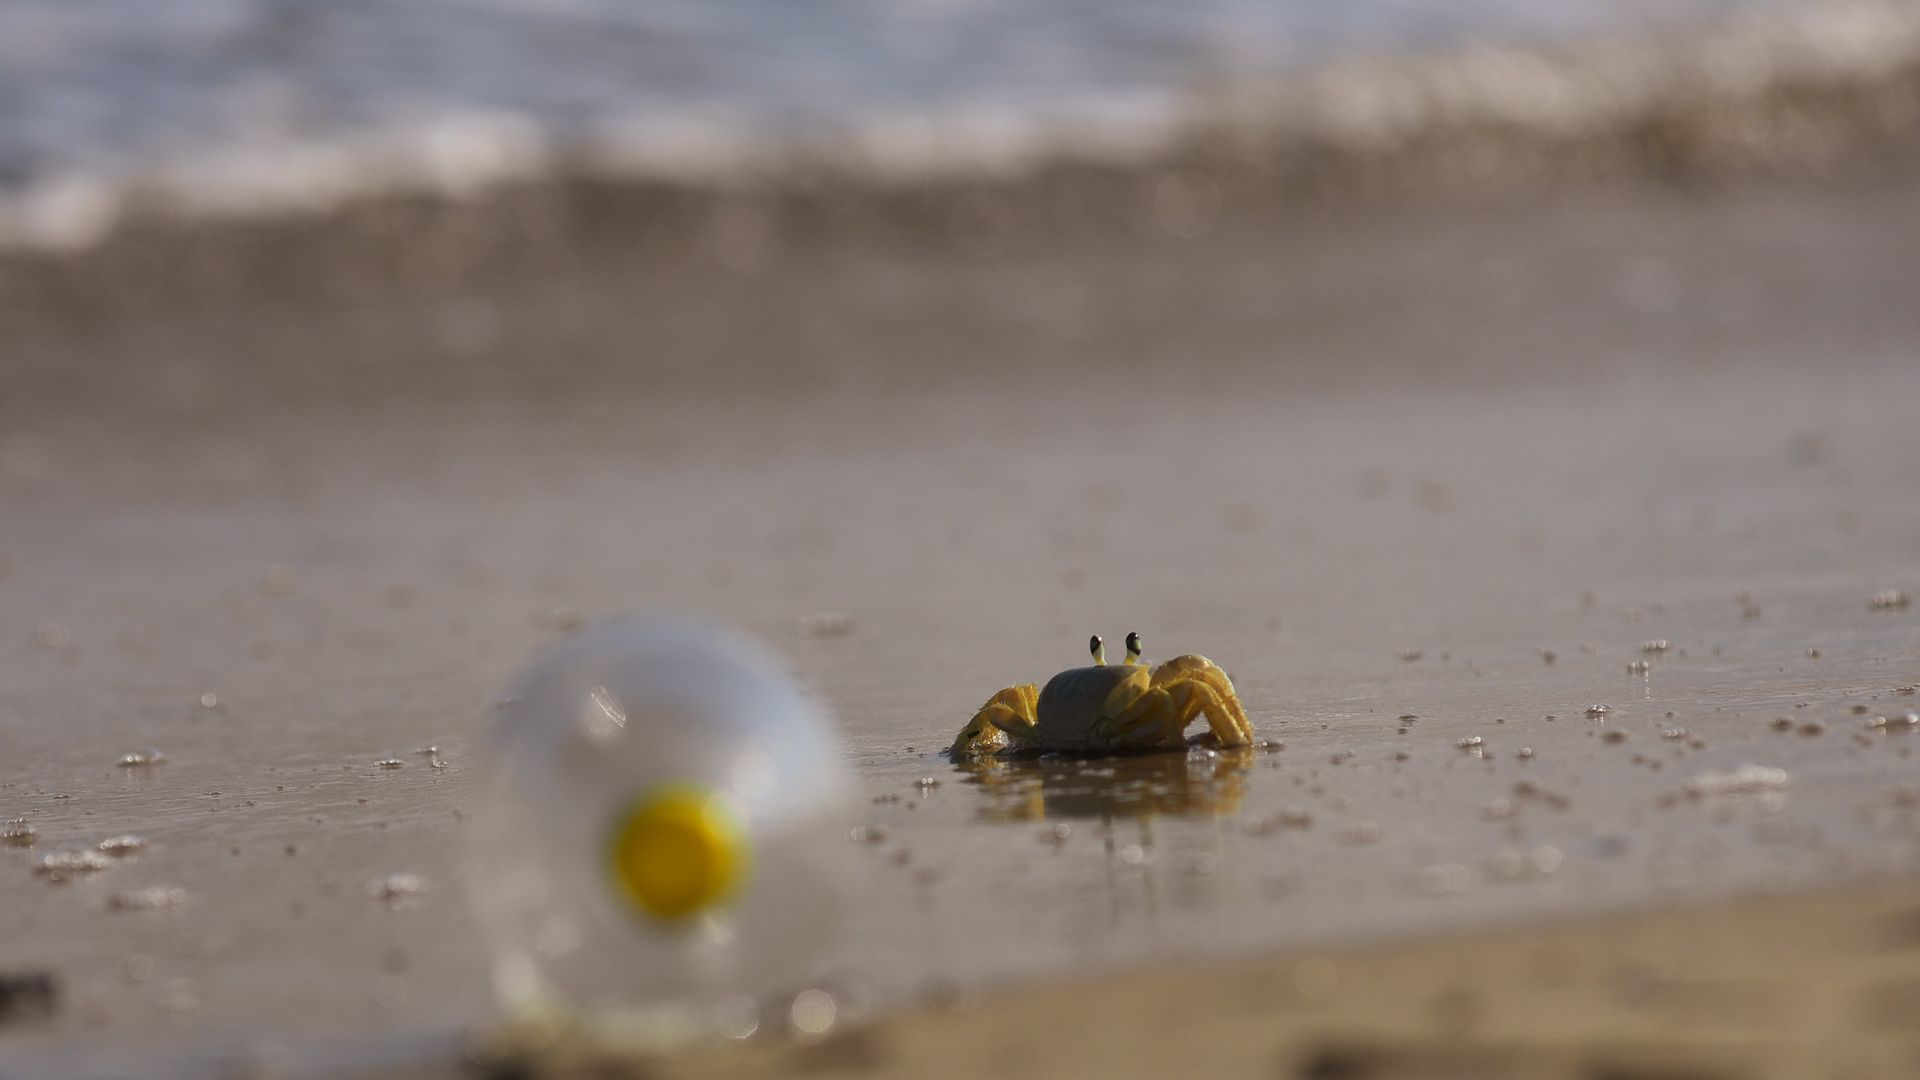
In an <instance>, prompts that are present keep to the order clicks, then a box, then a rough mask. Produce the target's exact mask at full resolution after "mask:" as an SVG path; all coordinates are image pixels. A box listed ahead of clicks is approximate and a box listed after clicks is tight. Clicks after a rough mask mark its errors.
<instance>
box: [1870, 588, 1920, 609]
mask: <svg viewBox="0 0 1920 1080" xmlns="http://www.w3.org/2000/svg"><path fill="white" fill-rule="evenodd" d="M1912 602H1913V598H1912V597H1909V596H1908V595H1907V594H1906V593H1904V592H1902V591H1900V590H1899V589H1887V590H1886V591H1884V592H1877V593H1874V594H1873V595H1872V596H1869V597H1867V607H1868V608H1869V609H1871V610H1873V611H1903V610H1905V609H1906V607H1907V605H1908V604H1911V603H1912Z"/></svg>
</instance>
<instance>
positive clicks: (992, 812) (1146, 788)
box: [954, 748, 1254, 821]
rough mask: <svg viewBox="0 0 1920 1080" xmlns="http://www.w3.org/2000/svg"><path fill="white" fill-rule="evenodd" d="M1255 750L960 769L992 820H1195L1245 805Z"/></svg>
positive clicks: (971, 764)
mask: <svg viewBox="0 0 1920 1080" xmlns="http://www.w3.org/2000/svg"><path fill="white" fill-rule="evenodd" d="M1253 756H1254V752H1253V751H1252V750H1250V749H1245V748H1240V749H1233V750H1202V749H1195V750H1193V751H1191V752H1189V753H1186V754H1140V755H1134V756H1128V757H1104V758H1070V757H1058V756H1046V757H1038V758H981V759H976V760H972V761H964V762H960V763H958V764H956V765H955V766H954V768H955V770H956V771H957V772H960V773H962V774H964V775H965V777H966V780H965V782H966V783H968V784H972V785H974V786H976V787H978V788H979V789H980V793H981V795H982V796H983V797H984V798H983V800H982V803H981V807H980V816H981V818H983V819H984V820H987V821H1041V820H1047V819H1057V818H1121V817H1151V816H1154V815H1159V814H1168V815H1186V816H1195V817H1205V816H1214V815H1220V814H1231V813H1233V812H1234V811H1236V810H1238V809H1239V807H1240V798H1241V795H1242V794H1243V792H1244V790H1245V787H1246V778H1247V773H1248V772H1249V771H1250V770H1251V769H1252V767H1253Z"/></svg>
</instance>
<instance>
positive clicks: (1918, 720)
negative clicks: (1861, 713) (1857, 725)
mask: <svg viewBox="0 0 1920 1080" xmlns="http://www.w3.org/2000/svg"><path fill="white" fill-rule="evenodd" d="M1867 726H1868V727H1870V728H1873V729H1874V730H1876V731H1887V732H1897V733H1901V734H1905V733H1908V732H1912V731H1915V730H1920V713H1916V712H1914V711H1912V710H1905V711H1902V712H1894V713H1887V714H1886V715H1884V716H1876V717H1874V718H1873V719H1871V720H1868V721H1867Z"/></svg>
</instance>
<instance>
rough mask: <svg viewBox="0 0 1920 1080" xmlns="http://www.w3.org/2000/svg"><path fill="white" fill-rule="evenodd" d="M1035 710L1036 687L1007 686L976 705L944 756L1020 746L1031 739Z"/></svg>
mask: <svg viewBox="0 0 1920 1080" xmlns="http://www.w3.org/2000/svg"><path fill="white" fill-rule="evenodd" d="M1039 707H1040V688H1039V687H1037V686H1035V685H1033V684H1032V683H1022V684H1020V685H1019V686H1009V687H1007V688H1006V689H1005V690H1002V691H1000V692H999V693H997V694H995V695H993V696H992V697H990V698H988V699H987V703H986V704H985V705H982V706H980V711H979V712H976V713H974V714H973V719H971V720H969V721H967V726H965V727H963V728H961V729H960V734H959V735H957V736H955V737H954V740H953V745H952V746H950V747H948V748H947V753H948V754H949V755H951V756H953V757H956V758H958V757H973V756H976V755H979V754H993V753H998V752H999V751H1001V750H1005V749H1006V748H1007V747H1009V746H1020V745H1022V744H1024V743H1026V742H1027V741H1028V740H1029V739H1031V738H1032V737H1033V729H1034V727H1035V726H1036V725H1038V724H1039V722H1040V719H1039V715H1038V710H1039Z"/></svg>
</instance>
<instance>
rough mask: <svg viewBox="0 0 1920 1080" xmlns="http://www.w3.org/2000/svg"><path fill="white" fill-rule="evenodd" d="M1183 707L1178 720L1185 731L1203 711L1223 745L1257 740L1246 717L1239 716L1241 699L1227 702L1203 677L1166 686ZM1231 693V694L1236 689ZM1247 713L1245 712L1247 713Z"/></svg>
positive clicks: (1236, 744) (1215, 735) (1240, 744)
mask: <svg viewBox="0 0 1920 1080" xmlns="http://www.w3.org/2000/svg"><path fill="white" fill-rule="evenodd" d="M1165 692H1166V694H1167V696H1168V697H1171V698H1172V699H1173V703H1174V706H1175V707H1176V708H1177V709H1178V710H1179V711H1178V713H1177V714H1176V719H1178V720H1179V721H1180V728H1181V730H1185V729H1186V726H1187V725H1188V724H1190V723H1192V722H1193V718H1194V717H1195V716H1197V715H1199V714H1200V713H1206V714H1207V725H1208V726H1209V727H1211V728H1212V729H1213V737H1214V738H1215V739H1217V740H1219V742H1220V745H1221V746H1247V745H1249V744H1251V743H1252V742H1253V727H1252V725H1250V724H1247V723H1246V722H1245V720H1244V719H1236V715H1235V714H1236V712H1237V706H1238V704H1239V703H1238V702H1235V703H1234V706H1229V705H1228V704H1227V700H1228V699H1227V698H1223V697H1222V696H1221V695H1220V692H1219V691H1218V690H1215V689H1214V688H1213V686H1212V685H1210V684H1209V683H1207V682H1205V681H1203V680H1201V679H1181V680H1179V681H1178V682H1175V683H1174V684H1173V685H1172V686H1169V687H1167V688H1166V689H1165ZM1227 693H1228V694H1229V695H1231V694H1232V693H1233V691H1232V689H1231V688H1229V689H1228V690H1227ZM1243 715H1244V714H1243Z"/></svg>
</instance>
